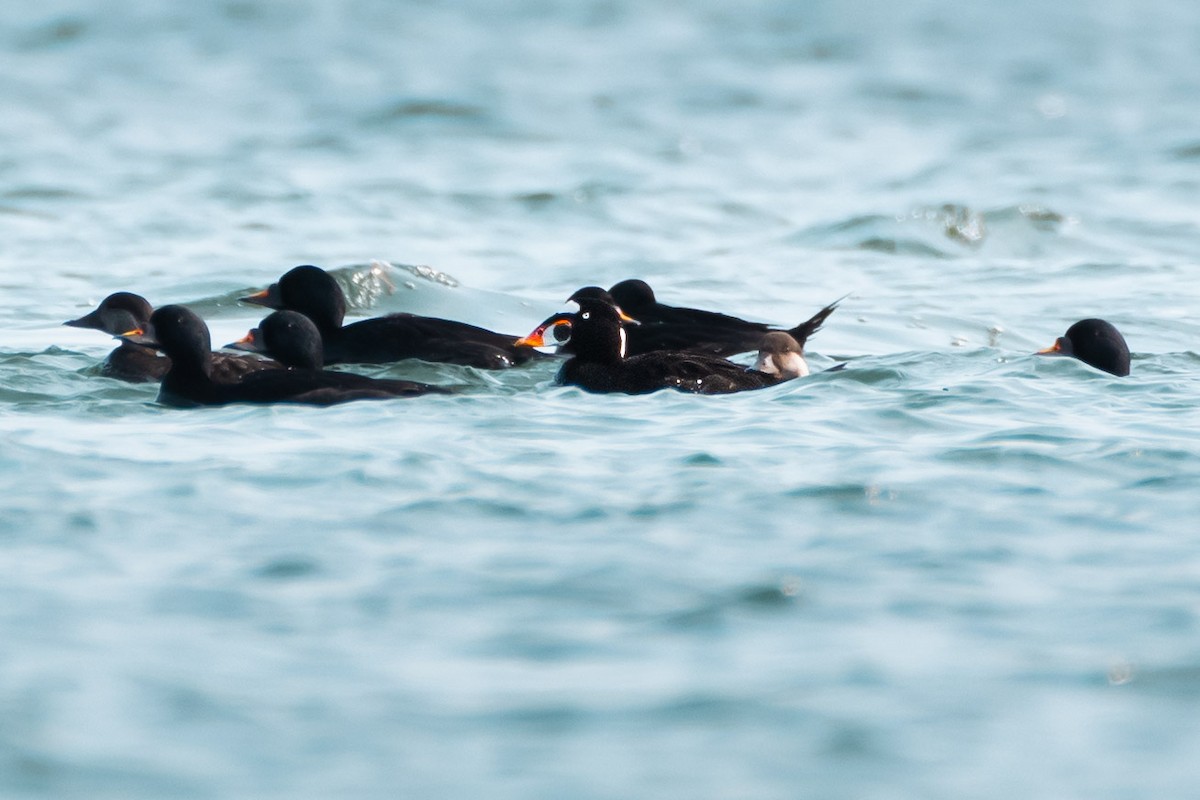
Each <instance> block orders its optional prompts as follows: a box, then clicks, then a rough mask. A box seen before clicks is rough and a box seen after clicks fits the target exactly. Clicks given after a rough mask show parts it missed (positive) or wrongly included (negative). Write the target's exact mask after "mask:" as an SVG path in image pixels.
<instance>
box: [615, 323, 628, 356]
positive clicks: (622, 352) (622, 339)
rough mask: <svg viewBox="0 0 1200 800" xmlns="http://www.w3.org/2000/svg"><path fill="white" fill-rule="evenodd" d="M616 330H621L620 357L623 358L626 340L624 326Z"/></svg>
mask: <svg viewBox="0 0 1200 800" xmlns="http://www.w3.org/2000/svg"><path fill="white" fill-rule="evenodd" d="M617 330H619V331H620V332H621V358H624V357H625V344H626V342H627V340H628V337H627V336H626V335H625V329H624V328H618V329H617Z"/></svg>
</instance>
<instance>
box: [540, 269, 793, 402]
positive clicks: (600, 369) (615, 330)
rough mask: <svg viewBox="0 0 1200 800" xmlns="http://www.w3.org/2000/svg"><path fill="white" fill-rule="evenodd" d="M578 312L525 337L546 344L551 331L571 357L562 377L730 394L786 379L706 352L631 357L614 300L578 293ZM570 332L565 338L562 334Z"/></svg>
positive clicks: (597, 384) (625, 389)
mask: <svg viewBox="0 0 1200 800" xmlns="http://www.w3.org/2000/svg"><path fill="white" fill-rule="evenodd" d="M571 300H572V301H573V302H575V303H578V305H579V311H578V312H576V313H574V314H555V315H554V316H552V317H550V318H549V319H547V320H546V321H545V322H543V323H542V324H541V325H539V326H538V327H537V328H536V329H535V330H534V331H533V332H532V333H530V334H529V335H528V336H526V337H524V338H523V339H521V340H520V342H519V344H521V345H523V346H531V347H542V346H545V345H546V344H553V342H547V341H546V336H547V334H548V333H549V334H551V335H552V336H553V338H554V339H556V340H557V341H558V342H559V343H560V344H559V349H560V350H561V351H562V352H564V353H567V354H569V355H570V356H571V357H570V358H569V359H568V360H567V362H566V363H565V364H563V366H562V369H561V370H560V371H559V374H558V382H559V383H560V384H563V385H566V386H578V387H580V388H582V389H586V390H587V391H590V392H622V393H625V394H645V393H648V392H655V391H658V390H660V389H677V390H679V391H681V392H693V393H697V394H728V393H731V392H741V391H746V390H749V389H762V388H764V387H767V386H774V385H775V384H777V383H780V382H781V380H782V379H781V378H780V377H779V376H776V375H768V374H767V373H765V372H759V371H757V370H753V369H749V368H747V367H744V366H742V365H741V364H735V363H733V362H732V361H726V360H725V359H723V358H720V357H718V356H712V355H705V354H700V353H686V352H673V351H667V350H656V351H653V352H650V353H643V354H641V355H634V356H627V353H626V341H627V338H626V332H627V330H628V329H626V328H623V327H622V325H621V321H622V314H621V311H620V309H618V308H617V307H616V306H615V305H614V304H613V303H612V302H611V301H606V300H604V299H602V298H598V297H595V296H592V295H591V293H589V292H583V293H582V296H581V293H580V292H576V293H575V294H574V295H572V296H571ZM564 331H566V332H568V335H567V336H566V337H565V338H564V337H563V336H562V335H561V334H562V333H563V332H564Z"/></svg>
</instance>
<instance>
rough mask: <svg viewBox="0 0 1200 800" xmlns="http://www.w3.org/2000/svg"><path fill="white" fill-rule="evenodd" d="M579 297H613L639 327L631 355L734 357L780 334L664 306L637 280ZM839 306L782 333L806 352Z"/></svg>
mask: <svg viewBox="0 0 1200 800" xmlns="http://www.w3.org/2000/svg"><path fill="white" fill-rule="evenodd" d="M576 294H577V295H581V296H592V297H601V298H604V297H608V298H611V299H612V302H614V303H616V305H617V306H618V307H619V308H620V309H621V310H622V311H623V312H625V313H626V314H628V315H629V316H630V317H632V318H633V319H635V320H637V321H638V322H639V323H641V324H640V325H639V326H638V327H636V328H633V327H628V328H627V329H626V332H627V334H628V350H629V355H631V356H634V355H641V354H642V353H650V352H653V351H655V350H674V351H677V352H690V353H705V354H707V355H716V356H732V355H736V354H738V353H748V352H751V351H753V350H756V349H758V346H759V343H760V342H761V341H762V338H763V336H764V335H766V334H767V333H770V332H771V331H773V330H780V329H778V328H773V327H772V326H770V325H766V324H764V323H761V322H750V321H748V320H744V319H741V318H739V317H734V316H730V315H728V314H721V313H718V312H716V311H705V310H702V309H698V308H686V307H683V306H671V305H667V304H665V303H660V302H658V300H657V299H656V298H655V295H654V290H653V289H651V288H650V285H649V284H648V283H646V282H645V281H643V280H638V279H630V280H625V281H621V282H620V283H617V284H614V285H613V287H612V288H611V289H609V290H608V291H607V292H605V291H604V290H603V289H601V288H600V287H598V286H589V287H586V288H584V289H581V290H580V291H579V292H576ZM838 302H840V301H834V302H833V303H830V304H829V305H827V306H825V307H824V308H822V309H821V310H820V311H818V312H817V313H816V314H814V315H813V316H812V317H811V318H809V319H807V320H805V321H804V322H802V323H800V324H799V325H797V326H796V327H794V328H790V329H788V330H785V331H783V332H784V333H787V334H789V335H790V336H791V337H792V338H793V339H795V340H796V342H797V343H799V345H800V346H801V348H803V347H804V344H805V342H806V341H807V340H808V338H809V337H810V336H812V335H813V334H814V333H816V332H817V331H818V330H820V328H821V324H822V323H824V322H825V320H826V319H827V318H828V317H829V315H830V314H832V313H833V312H834V310H835V309H836V308H837V306H838Z"/></svg>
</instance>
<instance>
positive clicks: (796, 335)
mask: <svg viewBox="0 0 1200 800" xmlns="http://www.w3.org/2000/svg"><path fill="white" fill-rule="evenodd" d="M849 296H850V295H848V294H847V295H842V296H841V297H839V298H838V299H837V300H834V301H833V302H832V303H830V304H829V305H827V306H825V307H824V308H822V309H821V310H820V311H818V312H817V313H816V314H813V315H812V317H811V318H810V319H808V320H806V321H804V322H801V323H800V324H799V325H797V326H796V327H794V328H792V329H791V330H789V331H788V333H789V334H791V336H792V338H793V339H795V340H796V342H797V344H799V345H800V347H801V349H803V348H804V343H805V342H806V341H808V337H810V336H812V335H813V334H814V333H816V332H817V331H819V330H821V324H822V323H823V322H825V320H826V319H827V318H828V317H829V315H830V314H832V313H833V312H834V310H835V309H836V308H837V307H838V303H840V302H842V301H843V300H845V299H846V298H847V297H849Z"/></svg>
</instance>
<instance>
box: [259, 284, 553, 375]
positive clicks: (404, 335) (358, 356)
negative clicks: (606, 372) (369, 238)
mask: <svg viewBox="0 0 1200 800" xmlns="http://www.w3.org/2000/svg"><path fill="white" fill-rule="evenodd" d="M241 300H242V301H243V302H246V303H254V304H256V305H260V306H266V307H267V308H274V309H280V310H288V311H297V312H299V313H301V314H303V315H305V316H306V317H308V318H309V319H311V320H312V321H313V323H314V324H315V325H316V326H317V330H318V331H320V333H321V340H322V342H323V349H324V360H325V363H326V364H341V363H358V364H387V363H391V362H393V361H400V360H403V359H406V358H419V359H423V360H425V361H439V362H443V363H448V364H466V365H468V366H473V367H481V368H483V369H505V368H507V367H511V366H514V365H516V364H523V363H525V362H526V361H529V360H530V359H534V358H542V357H544V354H543V353H539V352H538V351H536V350H534V349H532V348H528V347H518V346H516V345H514V344H513V342H514V341H515V337H513V336H509V335H507V334H502V333H496V332H494V331H489V330H487V329H486V328H480V327H477V326H475V325H468V324H467V323H465V322H456V321H454V320H448V319H440V318H438V317H423V316H419V315H417V314H388V315H387V316H383V317H373V318H371V319H365V320H361V321H359V322H353V323H351V324H349V325H343V324H342V323H343V322H344V320H345V318H346V295H345V294H344V293H343V292H342V287H340V286H339V285H338V283H337V281H335V280H334V279H333V276H331V275H330V274H329V273H328V272H326V271H325V270H323V269H321V268H320V267H314V266H312V265H308V264H306V265H303V266H299V267H295V268H293V269H291V270H288V271H287V272H286V273H284V275H283V277H281V278H280V279H279V280H278V281H277V282H276V283H273V284H271V285H270V286H269V287H268V288H266V289H264V290H263V291H261V292H257V293H256V294H252V295H249V296H247V297H243V298H241Z"/></svg>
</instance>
